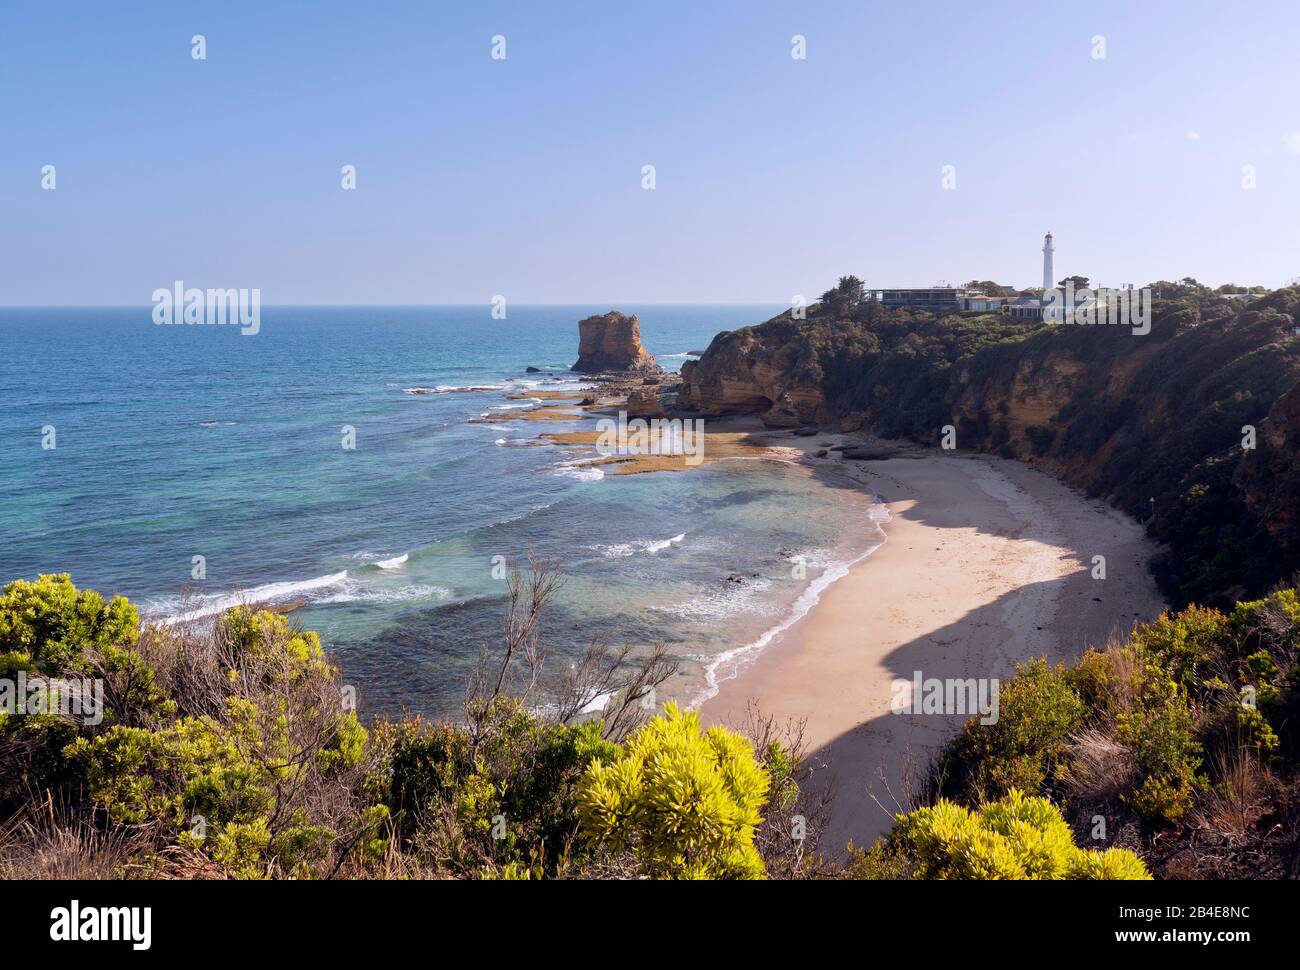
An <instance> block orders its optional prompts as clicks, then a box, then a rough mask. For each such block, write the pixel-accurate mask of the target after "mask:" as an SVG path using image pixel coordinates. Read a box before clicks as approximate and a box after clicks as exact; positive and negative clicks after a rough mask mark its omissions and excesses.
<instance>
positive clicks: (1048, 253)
mask: <svg viewBox="0 0 1300 970" xmlns="http://www.w3.org/2000/svg"><path fill="white" fill-rule="evenodd" d="M1054 252H1056V250H1055V248H1053V246H1052V234H1051V233H1050V232H1049V233H1048V234H1047V235H1046V236H1044V237H1043V292H1044V293H1046V292H1047V291H1048V290H1050V289H1052V288H1054V287H1055V286H1056V274H1055V273H1053V272H1052V254H1053V253H1054Z"/></svg>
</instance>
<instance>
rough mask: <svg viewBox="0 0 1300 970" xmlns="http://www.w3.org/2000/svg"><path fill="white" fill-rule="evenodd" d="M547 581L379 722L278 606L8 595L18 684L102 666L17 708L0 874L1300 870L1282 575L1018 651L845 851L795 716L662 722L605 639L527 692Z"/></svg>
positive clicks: (661, 670) (515, 591) (1293, 709)
mask: <svg viewBox="0 0 1300 970" xmlns="http://www.w3.org/2000/svg"><path fill="white" fill-rule="evenodd" d="M557 581H558V577H557V575H556V574H555V572H554V570H553V568H552V567H549V566H546V565H545V564H537V563H535V564H533V566H532V569H531V571H530V572H529V573H528V574H527V575H519V574H516V576H515V577H514V579H513V581H512V584H511V592H512V595H511V600H510V608H509V611H508V613H507V618H506V623H505V629H504V634H503V644H502V647H501V649H500V651H499V652H498V653H497V654H496V655H491V656H485V658H484V663H483V665H482V667H481V670H480V674H479V675H478V676H477V677H476V678H475V679H474V681H473V682H472V683H471V685H470V686H469V689H468V691H467V698H466V704H465V715H464V718H463V719H462V720H461V721H460V722H459V723H455V724H453V723H429V722H426V721H423V720H420V719H418V718H413V719H407V720H403V721H399V722H384V721H380V722H376V723H372V724H370V725H364V724H363V723H362V722H361V721H360V720H359V719H358V717H357V713H356V711H354V710H352V709H351V704H350V701H349V698H350V696H351V694H352V692H351V689H350V688H349V687H348V685H346V684H345V683H344V682H343V680H342V677H341V675H340V672H339V670H338V668H337V666H336V665H335V664H334V663H333V662H332V661H331V660H330V658H329V657H328V656H327V655H326V654H325V652H324V650H323V649H322V646H321V643H320V641H319V639H318V638H317V637H316V635H315V634H313V633H309V632H303V631H300V630H297V629H296V628H295V627H294V626H293V624H292V623H291V622H290V621H289V620H288V619H286V618H285V617H284V616H282V615H279V614H277V613H273V612H269V611H265V610H260V611H259V610H256V609H253V608H250V607H240V608H237V609H234V610H231V611H230V612H228V613H227V614H226V615H225V616H224V617H222V618H221V619H220V620H219V621H218V622H217V623H216V624H215V625H214V626H213V627H211V628H207V629H185V628H158V627H152V626H150V627H144V628H142V627H141V625H140V621H139V617H138V616H137V613H136V610H135V608H134V607H133V606H132V605H131V604H130V603H128V602H127V601H126V600H124V599H122V598H120V597H119V598H114V599H113V600H111V601H108V602H105V601H104V600H103V599H102V598H101V597H100V596H99V595H98V594H96V593H94V592H92V591H89V590H78V589H77V588H76V587H75V586H74V585H73V584H72V582H71V581H70V579H69V578H68V576H66V575H59V576H42V577H40V578H39V579H38V580H37V581H36V582H27V581H23V580H19V581H16V582H13V583H11V584H9V585H8V586H7V587H5V590H4V593H3V595H0V679H7V680H9V681H10V682H12V681H13V679H14V678H16V677H17V676H18V673H19V672H20V671H24V672H25V676H26V678H27V679H28V681H29V682H30V681H31V680H32V679H33V678H40V677H45V678H63V679H65V680H67V679H70V678H91V679H95V680H99V681H101V682H102V684H103V709H102V715H103V716H102V719H94V720H97V721H98V723H85V722H86V719H85V718H81V719H79V718H77V717H75V716H71V715H69V714H67V713H60V712H59V710H58V705H57V704H49V705H47V706H46V708H45V709H44V710H28V711H25V712H24V711H7V712H4V713H0V819H3V820H5V821H3V822H0V875H3V876H4V877H6V878H33V877H58V876H71V877H103V878H286V877H293V878H316V879H322V878H411V877H415V878H425V877H437V878H442V877H458V878H505V879H536V878H640V877H651V878H690V879H698V878H745V879H750V878H763V877H773V878H836V877H846V876H847V877H858V878H892V879H899V878H905V879H907V878H920V879H928V878H1015V879H1026V878H1100V879H1120V878H1149V872H1150V871H1154V872H1155V873H1156V874H1157V875H1163V876H1174V877H1178V876H1275V877H1287V876H1290V877H1294V876H1295V875H1296V874H1297V858H1298V855H1297V844H1296V838H1297V837H1296V832H1297V830H1300V826H1298V825H1297V822H1300V784H1298V783H1297V771H1296V762H1297V758H1296V743H1297V737H1296V730H1295V724H1296V714H1297V705H1298V704H1300V694H1298V693H1297V688H1298V687H1300V666H1298V665H1297V663H1296V657H1297V651H1298V650H1300V598H1298V597H1297V594H1296V591H1295V590H1293V589H1287V590H1282V591H1279V592H1276V593H1274V594H1272V595H1270V596H1268V597H1265V598H1262V599H1259V600H1255V601H1250V602H1244V603H1241V604H1239V605H1238V606H1237V607H1236V608H1235V609H1234V610H1233V611H1232V612H1231V613H1220V612H1218V611H1216V610H1212V609H1202V608H1198V607H1193V608H1190V609H1188V610H1185V611H1183V612H1181V613H1178V614H1175V615H1172V616H1165V617H1162V618H1161V619H1159V620H1158V621H1156V622H1155V623H1152V624H1150V625H1148V626H1145V627H1141V628H1138V629H1137V630H1136V631H1135V632H1134V634H1133V635H1132V636H1131V637H1130V638H1129V639H1128V640H1127V641H1125V642H1122V643H1115V644H1111V645H1109V646H1107V647H1105V648H1104V649H1098V650H1092V651H1089V652H1088V653H1086V654H1085V655H1084V656H1083V657H1082V658H1081V659H1080V661H1079V662H1078V663H1077V664H1075V665H1073V666H1069V667H1066V666H1061V667H1056V668H1052V667H1049V666H1048V665H1047V664H1046V663H1045V662H1043V661H1041V660H1037V661H1030V662H1028V663H1026V664H1024V665H1023V666H1022V667H1021V668H1020V670H1019V673H1018V674H1017V676H1016V677H1015V678H1014V679H1013V680H1012V681H1010V682H1009V683H1007V684H1004V685H1003V689H1002V692H1001V702H1000V714H1001V716H1000V718H999V720H998V721H997V723H996V724H993V725H982V724H980V723H979V722H978V721H977V720H972V721H971V722H969V723H968V724H967V726H966V728H965V729H964V730H963V731H962V732H961V733H960V734H959V735H958V736H957V737H955V738H954V739H953V741H952V742H951V744H950V745H949V746H948V747H947V749H946V750H945V751H944V752H943V753H942V755H941V756H940V757H939V758H938V759H937V761H936V762H935V764H934V765H933V766H932V768H931V771H930V774H929V777H928V779H927V782H926V784H925V786H924V789H923V790H922V791H921V792H918V793H916V798H915V801H914V805H913V810H912V811H910V812H905V813H903V814H900V815H899V817H898V819H897V824H896V825H895V827H894V829H893V831H892V832H891V833H890V834H889V836H888V837H886V838H884V839H882V840H881V841H880V842H879V843H878V844H877V845H875V846H874V847H872V848H870V849H869V850H866V851H861V850H855V851H854V852H853V853H852V854H851V856H850V859H849V862H848V863H847V865H843V864H841V863H839V862H837V861H834V860H836V859H838V858H839V857H840V856H841V855H842V853H840V852H838V851H836V849H837V848H838V847H833V846H821V845H820V843H819V840H818V835H817V833H818V832H819V831H821V829H822V827H823V825H824V821H825V805H826V803H825V800H824V797H823V796H820V795H817V794H816V789H817V786H816V785H815V784H809V783H808V770H807V769H808V767H809V766H807V765H804V764H803V763H802V752H801V747H802V745H801V742H800V740H799V733H798V726H797V725H786V726H781V725H775V724H773V723H772V722H771V721H770V720H765V719H763V718H762V717H759V716H753V717H751V718H750V720H749V722H748V723H747V724H746V725H744V726H743V727H742V730H741V731H732V730H728V729H724V728H720V727H713V728H709V729H707V730H705V729H704V728H702V726H701V725H700V723H699V722H698V720H697V718H696V716H695V715H694V714H693V713H690V712H683V711H680V710H678V709H677V708H676V707H675V706H674V705H671V704H669V705H667V706H666V707H665V708H664V709H663V710H662V712H661V713H657V714H652V711H651V710H649V708H651V707H652V706H653V705H650V704H648V703H646V699H647V698H648V697H651V696H652V693H651V692H652V691H653V690H654V688H655V687H656V686H657V685H658V684H659V683H662V682H663V680H665V679H666V678H667V677H668V676H669V675H670V674H671V673H672V671H673V669H674V665H673V664H672V663H671V662H670V661H668V660H666V658H665V657H664V656H663V655H662V654H661V653H658V652H652V653H651V654H650V655H648V656H647V657H644V658H642V659H640V660H639V661H633V660H632V659H631V658H630V657H629V655H628V654H627V653H625V652H624V653H610V652H608V651H603V650H600V649H597V648H593V651H592V652H591V653H589V654H588V655H587V656H586V657H584V658H583V659H582V660H580V661H579V662H578V663H577V664H575V665H574V666H573V667H572V668H571V669H570V670H568V671H567V672H566V674H565V676H564V678H563V679H562V681H561V682H559V683H558V685H556V686H555V688H554V690H553V693H551V694H550V695H549V696H550V699H548V700H542V699H541V697H540V695H536V694H535V692H536V691H537V690H538V685H540V684H543V683H545V682H546V680H545V678H544V677H543V676H542V674H541V665H542V660H543V657H542V648H541V642H540V637H539V636H538V626H537V620H538V617H539V615H540V613H541V610H542V609H543V607H544V606H545V602H546V599H547V597H548V595H549V594H550V592H551V591H552V590H553V589H554V587H555V584H556V583H557ZM530 696H535V699H536V701H537V702H536V703H530V701H529V700H528V698H529V697H530ZM597 697H601V698H604V702H603V707H602V711H601V716H599V717H585V718H584V717H583V715H582V714H581V711H582V710H583V709H584V708H591V707H593V706H594V705H593V704H592V701H593V700H594V699H595V698H597ZM823 850H825V851H823Z"/></svg>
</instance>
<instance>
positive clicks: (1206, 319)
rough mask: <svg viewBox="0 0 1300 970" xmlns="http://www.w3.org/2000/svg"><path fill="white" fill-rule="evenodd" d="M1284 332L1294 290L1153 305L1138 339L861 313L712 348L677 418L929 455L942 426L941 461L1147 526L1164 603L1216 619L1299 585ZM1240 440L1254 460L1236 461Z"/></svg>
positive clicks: (688, 370)
mask: <svg viewBox="0 0 1300 970" xmlns="http://www.w3.org/2000/svg"><path fill="white" fill-rule="evenodd" d="M984 320H987V323H984V322H982V321H984ZM1298 320H1300V290H1295V291H1278V292H1277V293H1276V294H1274V295H1272V296H1270V297H1268V298H1266V299H1265V300H1263V301H1259V302H1257V303H1255V304H1252V305H1251V308H1250V309H1248V310H1245V311H1243V310H1241V309H1240V308H1239V307H1236V306H1231V305H1229V304H1228V303H1227V301H1222V300H1217V299H1216V298H1214V297H1213V296H1212V295H1208V296H1201V297H1197V298H1196V299H1187V300H1184V301H1181V302H1178V301H1170V302H1168V303H1166V304H1165V305H1164V307H1163V310H1162V309H1161V308H1160V307H1159V305H1158V306H1157V313H1156V326H1155V329H1154V330H1153V332H1152V333H1151V334H1149V335H1146V336H1140V337H1139V336H1134V335H1133V334H1131V333H1130V332H1129V331H1127V330H1126V329H1123V328H1105V327H1059V326H1058V327H1051V326H1048V327H1041V326H1038V327H1030V328H1029V329H1027V330H1025V331H1024V332H1022V333H1015V332H1012V331H1010V330H1008V329H1007V328H1008V327H1009V326H1011V325H1009V324H1008V323H1007V321H1005V318H1004V319H1002V320H994V319H989V318H981V319H980V320H972V319H970V318H944V319H939V320H935V319H933V318H929V317H928V316H925V317H916V318H911V317H907V316H906V315H901V314H889V313H882V312H880V311H879V310H878V309H875V310H873V311H872V317H871V319H855V320H826V319H822V320H818V319H816V318H813V319H810V320H808V321H806V322H794V321H791V320H789V319H788V315H786V316H783V317H781V318H777V319H775V320H773V321H769V322H768V323H767V324H764V325H761V326H757V327H752V328H745V329H744V330H740V331H736V332H734V333H730V334H720V335H719V336H718V337H717V338H715V339H714V341H713V343H712V344H711V345H710V347H709V349H708V351H707V352H706V353H705V354H704V356H703V357H702V358H701V359H700V360H699V361H698V362H692V363H688V364H686V365H685V366H683V368H682V387H681V390H680V393H679V395H678V398H677V402H678V406H679V408H680V409H682V410H685V411H693V412H696V413H702V414H705V415H710V414H729V413H754V414H758V415H760V416H762V418H763V420H764V421H765V422H766V423H767V424H768V425H769V426H774V427H790V426H796V425H836V426H838V427H840V428H843V429H845V430H850V429H854V428H865V429H866V430H869V431H871V432H873V433H876V434H881V435H884V436H886V437H907V438H910V439H912V440H914V441H917V442H919V443H922V444H929V445H932V446H937V445H938V444H939V441H940V438H941V436H942V433H943V431H942V429H943V428H944V427H945V426H947V425H951V426H953V427H954V428H955V431H956V439H957V447H958V449H959V450H963V451H976V452H984V453H992V454H998V455H1002V456H1004V457H1008V458H1016V459H1019V460H1022V461H1026V462H1029V463H1031V464H1034V465H1037V466H1039V467H1041V468H1043V469H1044V470H1045V471H1047V472H1049V473H1051V474H1053V475H1054V476H1055V477H1057V478H1060V479H1061V480H1063V481H1065V482H1067V483H1068V484H1071V485H1074V486H1076V487H1078V488H1081V489H1083V490H1085V491H1087V492H1089V493H1090V494H1093V495H1097V496H1101V497H1104V498H1105V499H1107V500H1108V501H1110V502H1111V503H1112V504H1114V505H1116V506H1118V507H1119V508H1122V509H1124V510H1125V511H1127V512H1129V513H1130V514H1132V515H1134V516H1136V517H1138V518H1140V519H1142V520H1149V521H1150V527H1151V530H1152V532H1153V533H1154V534H1155V535H1156V536H1157V538H1159V539H1161V540H1163V541H1165V542H1167V543H1168V544H1169V545H1170V550H1171V551H1170V553H1169V556H1168V557H1167V560H1168V561H1167V563H1166V564H1165V566H1166V569H1167V572H1168V576H1167V577H1166V579H1167V581H1166V588H1167V590H1170V591H1173V592H1174V595H1175V598H1181V599H1184V600H1190V599H1195V600H1198V601H1202V602H1207V601H1208V602H1226V601H1227V599H1229V598H1231V597H1232V596H1240V595H1242V594H1243V593H1249V594H1251V595H1254V594H1255V593H1258V592H1260V591H1261V590H1262V589H1263V588H1265V587H1266V586H1267V585H1268V584H1269V583H1270V582H1272V581H1275V580H1277V579H1281V578H1286V576H1287V575H1289V572H1290V571H1293V570H1296V569H1300V335H1297V334H1296V332H1295V328H1296V325H1297V321H1298ZM984 326H987V327H988V328H990V332H991V333H992V335H993V336H992V339H988V334H986V333H982V332H981V329H980V328H981V327H984ZM999 328H1001V329H999ZM1247 425H1251V426H1255V427H1256V428H1257V447H1256V448H1255V449H1254V450H1247V449H1243V448H1242V447H1241V441H1242V436H1243V432H1242V428H1243V427H1244V426H1247ZM1153 499H1154V502H1153V501H1152V500H1153Z"/></svg>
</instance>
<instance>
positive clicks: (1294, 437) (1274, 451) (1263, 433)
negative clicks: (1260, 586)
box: [1234, 386, 1300, 562]
mask: <svg viewBox="0 0 1300 970" xmlns="http://www.w3.org/2000/svg"><path fill="white" fill-rule="evenodd" d="M1256 433H1257V437H1258V447H1257V448H1256V449H1255V450H1254V451H1253V452H1249V453H1247V454H1246V456H1245V458H1244V460H1243V461H1242V463H1241V467H1240V468H1239V469H1238V470H1237V473H1236V476H1235V478H1234V482H1235V484H1236V485H1237V486H1238V487H1239V488H1240V489H1241V490H1242V494H1243V495H1244V497H1245V500H1246V502H1247V504H1248V505H1249V506H1250V508H1251V510H1252V511H1254V512H1255V514H1257V515H1258V516H1259V518H1260V520H1261V522H1262V523H1263V525H1264V528H1265V529H1267V530H1268V533H1269V534H1270V535H1271V536H1273V537H1275V538H1276V540H1277V541H1278V543H1279V544H1280V545H1281V547H1282V553H1283V558H1284V559H1285V560H1287V561H1290V562H1295V561H1296V560H1298V559H1300V386H1296V387H1294V388H1292V389H1291V390H1290V391H1289V392H1287V393H1286V394H1284V395H1283V396H1282V397H1280V398H1279V399H1278V401H1277V403H1276V404H1274V405H1273V407H1272V409H1270V411H1269V413H1268V417H1267V418H1265V419H1264V421H1263V422H1261V424H1260V426H1259V428H1257V429H1256Z"/></svg>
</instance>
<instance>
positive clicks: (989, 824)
mask: <svg viewBox="0 0 1300 970" xmlns="http://www.w3.org/2000/svg"><path fill="white" fill-rule="evenodd" d="M888 845H889V847H890V851H891V853H893V854H895V855H896V856H902V857H903V858H904V859H905V860H906V862H907V864H908V865H909V866H910V867H911V868H912V874H913V875H914V876H915V877H916V878H920V879H1150V878H1151V875H1150V873H1148V872H1147V868H1146V866H1145V865H1144V864H1143V863H1142V860H1141V859H1139V858H1138V857H1137V856H1135V855H1134V854H1133V853H1131V852H1129V851H1127V850H1125V849H1107V850H1105V851H1103V852H1095V851H1090V850H1086V849H1080V848H1079V847H1078V846H1076V845H1075V844H1074V838H1073V836H1072V835H1071V833H1070V827H1069V826H1068V825H1066V824H1065V820H1064V819H1063V818H1062V817H1061V813H1060V811H1058V810H1057V808H1056V806H1055V805H1053V804H1052V803H1051V802H1049V801H1048V800H1047V799H1046V798H1038V797H1028V796H1026V795H1024V794H1022V793H1021V792H1020V791H1018V790H1015V789H1013V790H1012V791H1011V792H1010V793H1009V794H1008V795H1007V796H1006V797H1005V798H1002V799H999V800H998V801H995V802H989V803H987V804H985V805H983V806H982V807H980V808H979V809H978V810H977V811H971V810H970V809H967V808H963V807H962V806H960V805H955V804H953V803H952V802H949V801H946V800H940V801H939V802H938V803H937V804H936V805H934V806H932V807H929V808H920V809H917V810H916V811H914V812H912V813H911V814H909V815H900V816H898V824H897V825H896V826H895V828H894V831H893V832H892V833H891V834H890V836H889V842H888Z"/></svg>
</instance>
